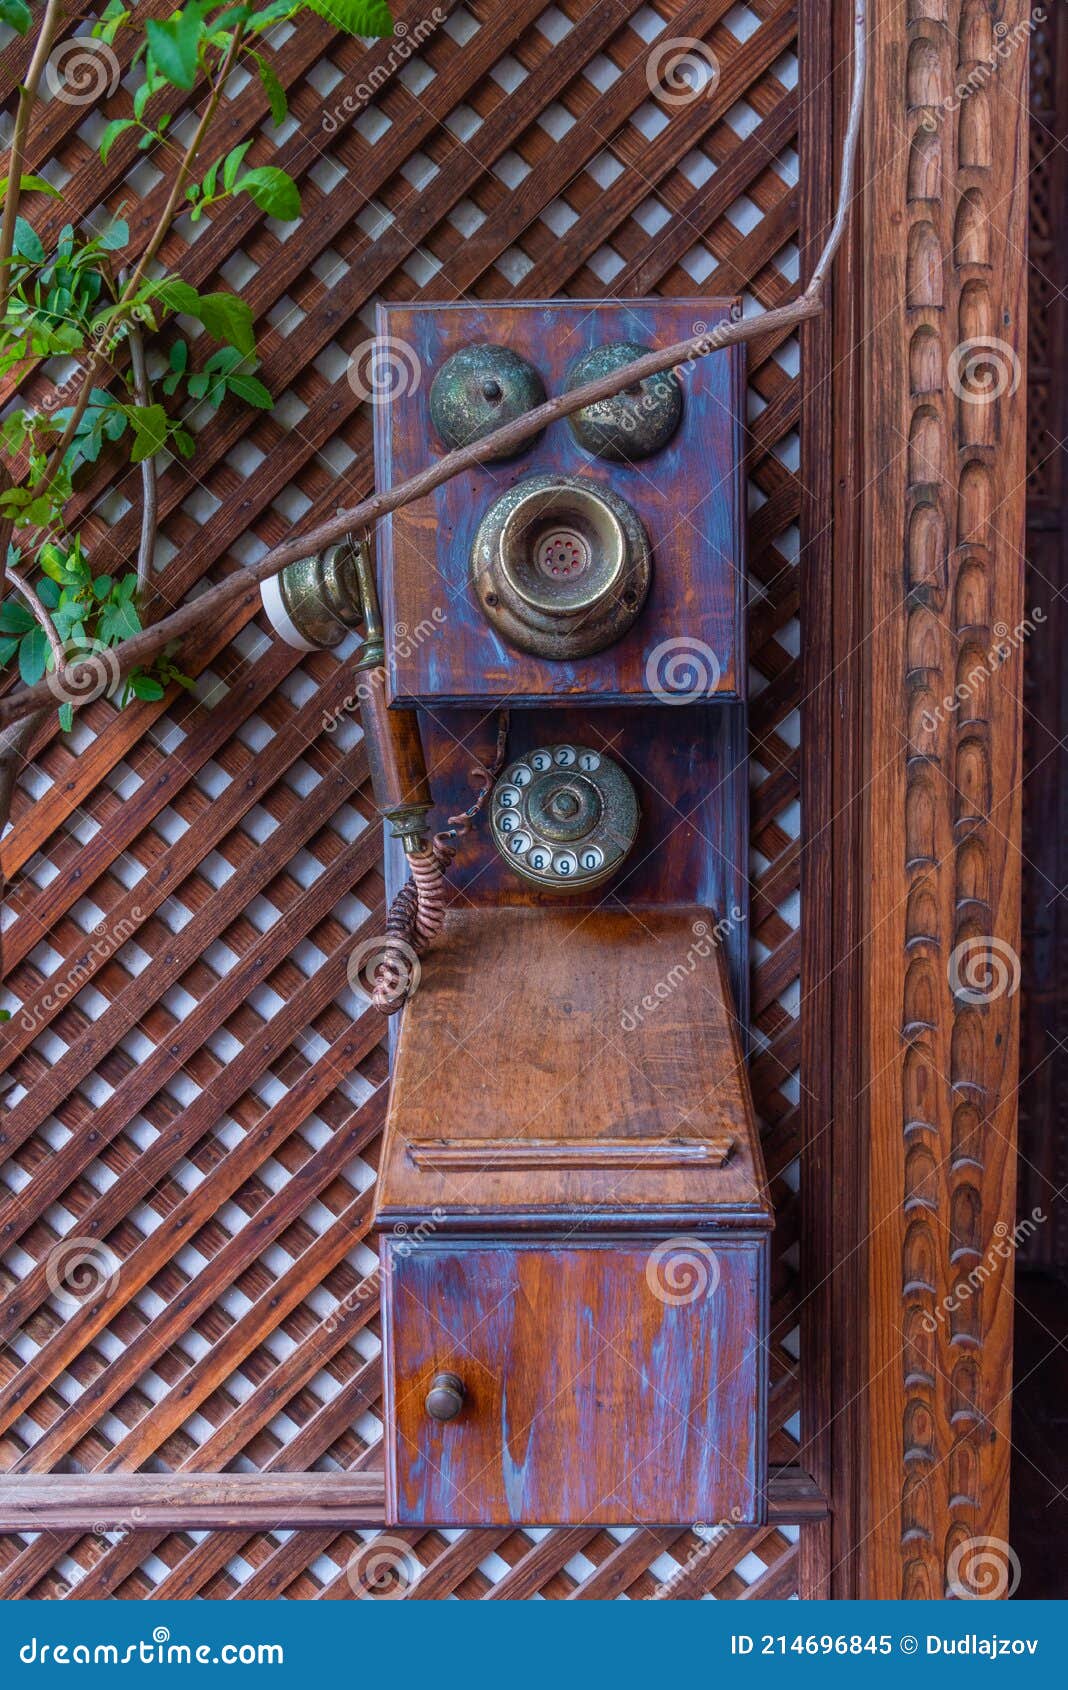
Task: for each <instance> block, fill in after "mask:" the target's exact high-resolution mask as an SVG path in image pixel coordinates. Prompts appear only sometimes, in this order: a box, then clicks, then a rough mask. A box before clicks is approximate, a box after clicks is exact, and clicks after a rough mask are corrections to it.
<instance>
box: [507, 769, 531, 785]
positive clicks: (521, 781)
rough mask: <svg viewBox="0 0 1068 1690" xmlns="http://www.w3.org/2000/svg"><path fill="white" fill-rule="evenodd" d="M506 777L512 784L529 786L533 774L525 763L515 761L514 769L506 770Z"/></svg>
mask: <svg viewBox="0 0 1068 1690" xmlns="http://www.w3.org/2000/svg"><path fill="white" fill-rule="evenodd" d="M508 779H509V780H510V781H511V782H512V785H513V786H529V785H530V783H531V781H532V780H533V779H534V776H533V775H532V774H531V772H530V770H529V769H528V768H527V765H526V764H525V763H517V764H516V766H515V768H514V769H509V770H508Z"/></svg>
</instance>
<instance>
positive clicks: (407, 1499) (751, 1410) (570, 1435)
mask: <svg viewBox="0 0 1068 1690" xmlns="http://www.w3.org/2000/svg"><path fill="white" fill-rule="evenodd" d="M384 1248H385V1250H386V1251H387V1270H386V1274H385V1293H386V1296H385V1313H386V1343H387V1368H386V1415H387V1432H386V1440H387V1456H386V1473H387V1508H388V1509H389V1517H390V1520H391V1522H392V1523H394V1524H406V1523H409V1522H419V1521H427V1522H430V1523H434V1524H440V1525H478V1524H486V1525H496V1524H505V1523H508V1522H510V1521H515V1522H523V1523H526V1524H531V1525H553V1524H571V1523H581V1522H583V1521H587V1520H588V1521H602V1522H606V1523H608V1522H610V1523H614V1524H621V1525H626V1524H635V1523H637V1524H672V1523H675V1522H683V1521H699V1522H705V1523H709V1524H713V1523H717V1522H720V1521H723V1522H725V1523H727V1524H732V1523H739V1524H740V1523H747V1522H754V1521H758V1520H760V1519H761V1518H762V1514H763V1508H764V1495H763V1493H764V1485H765V1477H766V1442H767V1435H766V1426H765V1418H766V1416H765V1399H766V1388H767V1314H766V1303H767V1290H766V1249H767V1244H766V1240H759V1239H738V1238H737V1237H732V1238H729V1239H727V1240H719V1239H715V1238H707V1237H706V1238H703V1239H697V1238H678V1237H672V1238H669V1239H664V1240H658V1241H652V1242H650V1243H642V1242H637V1241H635V1242H633V1243H627V1244H621V1243H614V1244H605V1245H601V1246H599V1245H596V1244H590V1245H585V1244H584V1245H581V1246H575V1247H573V1248H568V1247H565V1246H558V1245H555V1244H551V1243H544V1244H530V1245H511V1244H508V1245H489V1244H485V1245H484V1244H479V1245H474V1244H472V1245H458V1246H453V1247H451V1248H445V1247H438V1246H430V1247H425V1246H415V1247H412V1248H409V1249H408V1250H407V1252H406V1253H404V1254H402V1253H401V1250H399V1249H398V1248H397V1246H395V1245H390V1244H388V1243H385V1244H384ZM440 1373H450V1374H455V1375H457V1376H458V1378H459V1379H460V1381H461V1382H462V1387H463V1406H462V1407H461V1409H460V1411H459V1413H458V1414H457V1415H456V1416H455V1418H453V1419H449V1420H439V1419H435V1418H433V1417H432V1415H431V1414H430V1413H428V1411H427V1407H426V1398H427V1394H428V1392H429V1390H430V1386H431V1382H432V1381H433V1380H434V1379H435V1377H436V1376H437V1375H438V1374H440Z"/></svg>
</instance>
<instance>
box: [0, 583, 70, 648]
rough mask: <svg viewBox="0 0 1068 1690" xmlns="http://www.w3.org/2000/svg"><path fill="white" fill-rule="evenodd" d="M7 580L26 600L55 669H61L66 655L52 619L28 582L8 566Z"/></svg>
mask: <svg viewBox="0 0 1068 1690" xmlns="http://www.w3.org/2000/svg"><path fill="white" fill-rule="evenodd" d="M7 578H8V580H9V581H10V582H11V584H12V586H13V587H14V588H15V591H16V592H17V593H20V594H21V596H22V597H23V598H24V599H25V600H26V603H27V604H28V605H29V607H30V610H31V611H32V612H33V616H34V620H35V621H36V622H37V624H38V626H39V627H40V628H41V629H42V631H43V633H44V636H45V639H46V640H47V641H48V644H49V646H50V647H51V651H52V656H53V657H54V658H55V663H56V668H57V669H62V668H63V662H64V658H65V656H66V653H65V652H64V650H63V641H62V640H61V639H60V637H59V634H58V632H57V631H56V625H55V623H54V622H53V621H52V618H51V617H50V616H49V614H48V611H47V610H46V609H45V607H44V605H43V604H42V603H41V600H40V598H39V597H38V595H37V593H36V591H35V590H34V588H33V587H31V586H30V583H29V582H28V581H24V580H23V579H22V576H21V575H18V574H16V572H15V570H13V569H12V567H11V565H10V564H8V566H7Z"/></svg>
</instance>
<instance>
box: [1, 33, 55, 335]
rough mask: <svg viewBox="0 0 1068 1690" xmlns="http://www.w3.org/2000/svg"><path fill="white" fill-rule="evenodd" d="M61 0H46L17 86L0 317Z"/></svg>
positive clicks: (4, 223)
mask: <svg viewBox="0 0 1068 1690" xmlns="http://www.w3.org/2000/svg"><path fill="white" fill-rule="evenodd" d="M62 6H63V0H48V5H47V7H46V8H45V15H44V18H43V20H42V22H41V33H40V34H39V35H38V37H37V45H36V47H35V48H34V50H33V57H32V58H31V60H30V68H29V70H28V71H27V72H26V80H25V82H24V83H23V84H22V86H21V88H20V89H19V103H18V111H17V112H16V114H15V130H14V133H13V135H12V137H11V151H10V153H9V154H8V164H7V196H6V198H5V200H4V215H3V221H2V222H0V320H2V319H3V317H4V314H5V312H6V311H7V301H8V296H9V294H10V292H11V254H12V252H13V251H14V248H15V219H16V218H17V216H18V213H19V198H20V191H21V184H22V161H23V159H24V158H25V156H26V140H27V137H28V135H29V132H30V118H31V117H32V115H33V108H34V103H35V101H36V99H37V90H38V88H39V87H40V85H41V77H42V76H43V74H44V67H45V65H46V64H47V63H48V55H49V53H50V52H51V51H52V43H53V41H54V40H55V36H56V32H57V30H58V28H59V24H60V12H61V10H62Z"/></svg>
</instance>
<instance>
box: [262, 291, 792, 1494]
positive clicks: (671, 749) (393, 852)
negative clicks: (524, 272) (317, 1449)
mask: <svg viewBox="0 0 1068 1690" xmlns="http://www.w3.org/2000/svg"><path fill="white" fill-rule="evenodd" d="M728 313H729V303H728V302H715V303H713V304H710V303H709V302H708V301H704V302H701V303H700V304H696V303H693V302H679V301H664V300H652V301H628V302H625V303H616V304H590V303H580V302H574V301H559V302H552V303H547V304H528V305H504V306H489V305H486V306H482V305H474V306H468V305H459V306H448V307H442V306H392V307H385V308H383V309H382V313H381V320H380V324H379V332H380V334H381V335H383V336H384V337H386V338H387V340H391V341H393V342H403V343H404V344H405V346H406V347H407V349H408V352H409V354H414V366H413V367H417V368H419V369H421V370H422V371H424V372H426V375H427V379H426V380H425V381H420V382H419V383H418V384H416V385H415V386H414V388H411V389H410V390H409V391H407V392H406V393H403V394H398V395H397V396H396V397H395V398H394V399H393V400H392V401H391V402H390V403H389V404H388V405H380V406H379V407H378V408H377V411H376V418H375V453H376V471H377V481H378V485H379V486H380V487H388V486H390V485H392V484H393V483H394V482H396V481H399V480H402V479H403V478H404V477H405V476H407V475H408V474H409V473H411V472H413V471H414V470H416V469H417V468H419V466H420V464H421V463H422V462H423V461H425V457H426V454H427V449H428V446H430V447H431V448H432V449H433V448H436V449H438V450H440V451H442V452H444V451H447V450H449V449H451V448H453V447H455V446H457V445H462V444H464V443H466V442H469V441H471V440H472V439H477V438H482V437H483V436H484V435H485V434H487V433H488V432H490V431H491V430H493V429H494V428H496V427H499V426H500V425H501V424H502V423H503V422H505V421H506V420H508V419H509V417H511V416H516V415H519V414H521V413H522V412H524V411H526V410H529V409H530V408H531V407H532V406H534V405H536V404H538V403H540V402H541V401H542V400H543V399H544V398H545V396H546V394H548V393H554V392H560V391H562V390H563V389H564V387H565V386H567V385H569V384H575V383H579V382H582V381H584V380H588V379H590V377H591V376H593V375H595V374H597V373H598V372H601V371H605V370H609V369H612V368H616V367H619V366H620V365H621V364H623V363H626V362H629V361H630V360H632V359H633V358H634V357H635V356H637V355H638V353H639V352H640V351H641V350H644V349H647V348H648V347H650V346H653V345H658V344H671V343H673V342H675V341H678V340H680V339H682V338H684V337H685V336H686V335H687V334H690V333H692V332H693V325H694V319H695V317H700V318H703V319H705V320H706V321H707V320H708V319H709V317H710V316H711V318H712V321H713V322H714V321H716V320H717V319H719V318H720V317H722V318H724V319H725V318H726V317H727V315H728ZM742 360H743V353H742V351H741V349H740V348H737V347H735V348H732V349H730V350H724V351H723V352H721V353H719V354H716V355H714V356H712V357H709V358H706V359H704V360H702V361H701V362H700V363H699V364H696V363H695V364H694V366H693V367H692V368H690V369H688V370H686V371H681V372H680V371H675V372H667V373H665V374H664V375H662V376H657V377H653V378H650V379H649V380H647V381H645V382H643V383H641V384H640V386H639V387H638V388H636V389H634V390H632V391H627V392H624V393H622V394H621V395H620V396H619V397H618V398H616V399H612V400H608V401H606V402H604V403H602V404H600V405H597V406H593V407H590V408H589V409H588V410H586V411H580V412H577V413H576V414H575V415H574V416H573V417H572V418H570V419H569V420H566V421H560V422H557V423H555V424H553V425H552V426H550V427H549V428H547V429H546V430H545V431H544V432H543V433H542V435H541V436H539V437H538V438H536V439H534V440H528V441H527V442H526V443H525V444H524V446H523V447H522V448H521V449H520V451H519V452H518V453H517V454H516V455H515V456H513V457H510V458H509V459H507V460H505V461H496V462H493V461H491V462H488V463H485V464H480V465H477V466H474V467H472V468H471V469H469V470H467V471H464V472H462V473H461V474H460V475H458V476H456V477H454V478H453V479H452V480H451V481H448V482H446V483H445V484H444V485H443V486H441V487H440V488H438V489H437V491H436V492H434V493H433V494H431V495H430V496H429V497H427V498H426V499H424V500H422V501H420V502H417V503H415V504H412V505H409V506H407V507H404V508H403V509H401V510H398V511H396V512H395V513H394V514H393V515H392V517H390V518H389V519H388V520H387V521H385V522H384V523H383V524H382V525H381V532H380V537H379V580H380V582H381V598H382V608H381V612H379V610H378V600H377V596H376V590H375V587H376V584H375V580H374V578H373V576H372V574H371V572H370V568H369V564H368V560H367V554H366V553H364V552H360V553H351V552H350V553H348V554H347V556H346V557H341V556H339V558H338V559H336V560H335V566H336V567H337V568H349V569H351V570H356V571H357V572H358V573H359V574H360V580H359V581H358V582H357V583H356V584H357V586H358V587H359V589H360V598H361V601H362V605H363V617H364V622H365V644H364V652H363V656H362V659H361V663H362V666H363V672H364V676H365V681H366V709H365V714H364V722H365V732H366V735H367V741H368V752H369V757H370V761H371V767H372V774H373V779H374V788H375V795H376V802H377V804H378V806H379V808H380V810H381V811H382V812H383V814H384V815H385V816H386V818H387V820H388V829H389V840H388V844H387V882H388V889H389V890H390V892H391V894H392V895H394V905H393V911H394V913H393V916H392V917H391V936H392V939H393V940H394V941H395V949H396V947H397V946H398V945H403V944H407V945H408V948H409V950H410V951H411V952H413V953H417V952H419V951H423V952H426V954H425V957H424V958H423V960H422V962H421V964H420V963H415V964H414V965H413V966H412V967H411V968H410V969H409V971H408V973H407V975H405V972H404V970H403V968H402V969H399V970H398V971H397V973H396V974H395V975H394V976H393V977H390V978H387V979H385V981H383V979H382V978H381V976H380V978H379V981H378V989H379V990H380V991H382V990H383V989H386V990H385V995H386V996H387V997H388V996H389V993H390V992H392V993H393V994H394V996H395V997H398V998H405V997H406V998H407V1002H406V1003H405V1008H404V1012H403V1016H402V1017H400V1018H399V1030H398V1031H397V1032H396V1036H395V1041H394V1049H393V1062H392V1069H393V1072H392V1085H391V1098H390V1106H389V1118H388V1125H387V1132H386V1138H385V1143H384V1148H383V1155H382V1163H381V1168H380V1175H379V1182H378V1191H377V1210H376V1226H377V1229H378V1232H379V1236H380V1250H381V1255H382V1261H383V1343H384V1352H385V1353H384V1363H385V1368H384V1372H385V1411H386V1429H385V1447H386V1487H387V1514H388V1518H389V1520H390V1521H391V1522H392V1523H396V1524H408V1523H416V1522H428V1523H437V1524H441V1525H472V1524H498V1523H504V1522H509V1521H513V1522H526V1523H530V1524H546V1525H548V1524H558V1523H572V1522H576V1523H585V1522H589V1521H604V1522H616V1523H621V1524H633V1523H670V1522H672V1521H677V1520H693V1519H702V1520H712V1519H725V1520H734V1521H738V1522H742V1521H759V1520H761V1519H762V1518H763V1517H764V1510H765V1485H766V1443H767V1439H766V1428H765V1412H766V1410H765V1398H766V1389H767V1356H766V1338H767V1322H768V1310H767V1298H768V1293H767V1256H768V1244H769V1231H770V1227H771V1224H772V1219H771V1211H770V1206H769V1203H768V1198H767V1193H766V1187H765V1176H764V1170H763V1164H762V1161H761V1155H760V1148H759V1144H758V1141H757V1136H756V1132H755V1128H754V1121H753V1113H752V1107H751V1103H750V1099H749V1092H748V1086H747V1080H746V1074H745V1068H744V1059H743V1052H742V1043H743V1040H742V1038H741V1036H740V1028H742V1027H744V1025H745V1020H746V1000H747V993H746V979H747V959H746V944H747V913H748V895H747V873H746V865H747V850H748V845H747V827H746V786H745V778H746V777H745V764H744V751H745V706H744V676H745V647H744V620H743V606H744V579H745V572H744V544H743V535H744V510H743V503H742V501H743V490H742V478H741V449H740V435H741V421H740V419H741V414H742V396H743V362H742ZM406 362H408V363H409V364H410V365H411V364H412V359H411V357H409V358H408V359H406ZM350 585H351V583H350ZM339 597H342V598H343V597H344V594H343V593H340V594H339ZM276 608H277V607H276ZM282 608H283V609H284V607H282ZM473 770H474V771H477V772H476V774H475V776H474V784H472V778H473V777H472V771H473ZM432 804H434V805H436V806H440V807H442V808H443V810H444V813H445V815H446V816H449V817H451V818H452V831H451V832H450V831H449V830H448V829H446V830H443V831H442V832H441V833H439V834H438V835H437V839H436V843H432V842H431V841H430V840H429V839H428V837H427V825H428V824H427V817H428V813H429V810H430V807H431V805H432ZM479 811H481V812H483V813H482V814H481V815H480V817H479V821H480V825H479V826H477V827H472V828H471V829H470V831H466V829H467V824H468V821H469V820H470V819H471V818H472V817H473V816H474V814H475V813H477V812H479ZM460 835H464V837H462V839H461V838H460ZM457 844H460V847H461V848H460V849H459V850H457V849H456V846H457ZM409 867H410V869H411V873H412V875H413V876H414V877H415V878H414V879H412V880H409V878H408V873H409ZM445 867H448V868H449V874H448V879H447V881H445V880H443V878H442V874H441V870H442V869H443V868H445ZM446 889H447V890H446ZM417 894H419V895H418V896H417ZM446 898H447V907H446ZM420 923H422V926H420ZM438 926H440V927H441V929H442V931H441V934H440V937H439V938H437V940H436V942H435V943H434V944H433V946H432V947H431V948H430V949H429V951H427V946H426V942H425V941H426V938H427V931H428V927H432V928H435V929H436V928H437V927H438ZM409 962H411V958H409ZM420 966H421V968H422V977H421V980H420V981H419V987H418V990H417V991H415V992H414V993H411V992H410V991H409V988H410V987H411V986H412V984H413V974H414V973H415V972H417V971H418V968H419V967H420ZM386 973H387V975H388V968H387V970H386ZM394 1026H395V1027H396V1026H397V1023H394Z"/></svg>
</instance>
